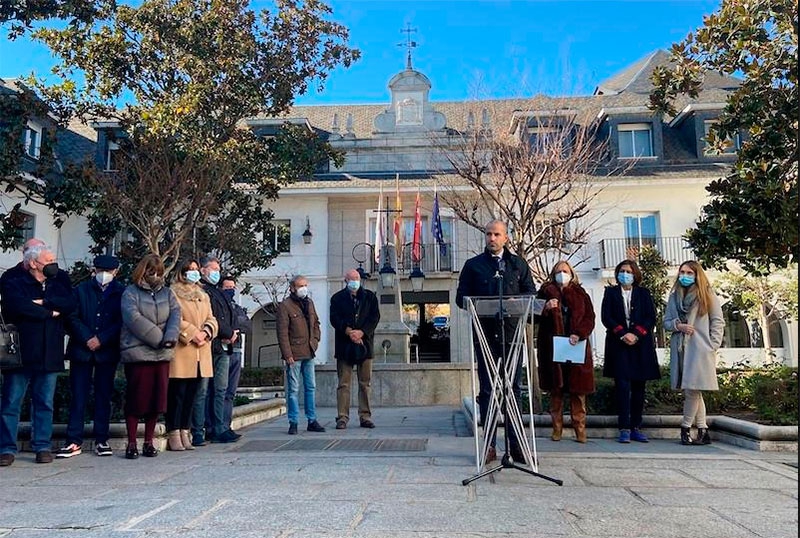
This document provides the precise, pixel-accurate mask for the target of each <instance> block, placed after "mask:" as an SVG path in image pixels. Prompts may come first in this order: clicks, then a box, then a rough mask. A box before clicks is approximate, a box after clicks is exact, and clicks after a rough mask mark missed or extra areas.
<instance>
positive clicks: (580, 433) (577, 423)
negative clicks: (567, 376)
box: [569, 394, 586, 443]
mask: <svg viewBox="0 0 800 538" xmlns="http://www.w3.org/2000/svg"><path fill="white" fill-rule="evenodd" d="M569 403H570V414H571V415H572V427H573V428H574V429H575V440H576V441H577V442H579V443H585V442H586V395H585V394H570V396H569Z"/></svg>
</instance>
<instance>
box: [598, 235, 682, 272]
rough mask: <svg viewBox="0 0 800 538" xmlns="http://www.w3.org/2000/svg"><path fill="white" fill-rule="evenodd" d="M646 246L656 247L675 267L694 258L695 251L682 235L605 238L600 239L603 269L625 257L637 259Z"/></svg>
mask: <svg viewBox="0 0 800 538" xmlns="http://www.w3.org/2000/svg"><path fill="white" fill-rule="evenodd" d="M645 246H653V247H655V249H656V250H657V251H658V252H659V254H661V257H662V258H664V260H665V261H666V262H667V263H668V264H669V265H670V266H673V267H675V266H678V265H680V264H681V263H683V262H685V261H686V260H691V259H694V251H693V250H692V249H691V248H689V245H688V244H687V243H686V241H685V240H684V239H683V238H682V237H653V238H642V239H627V238H615V239H603V240H602V241H600V260H601V263H602V267H603V269H612V268H614V267H616V265H617V264H618V263H619V262H621V261H622V260H625V259H634V260H635V259H637V258H638V257H639V252H640V250H641V249H642V247H645Z"/></svg>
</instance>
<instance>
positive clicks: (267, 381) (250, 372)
mask: <svg viewBox="0 0 800 538" xmlns="http://www.w3.org/2000/svg"><path fill="white" fill-rule="evenodd" d="M239 386H240V387H276V386H277V387H280V386H283V368H281V367H280V366H270V367H268V368H253V367H247V368H242V375H241V377H240V378H239Z"/></svg>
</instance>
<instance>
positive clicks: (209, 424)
mask: <svg viewBox="0 0 800 538" xmlns="http://www.w3.org/2000/svg"><path fill="white" fill-rule="evenodd" d="M200 275H201V277H202V280H201V282H202V283H203V289H204V290H205V292H206V293H207V294H208V297H209V299H210V300H211V312H212V313H213V314H214V317H215V318H217V323H218V324H219V331H218V332H217V337H216V338H214V339H213V340H212V341H211V355H212V368H213V371H214V377H213V378H212V379H211V381H210V382H209V381H208V379H207V378H203V380H202V381H201V383H200V387H199V388H198V389H197V395H196V396H195V399H194V411H193V414H192V415H193V416H192V445H194V446H202V445H204V444H205V441H211V442H214V443H232V442H234V441H238V440H239V439H240V438H241V437H242V436H241V435H240V434H238V433H235V432H233V431H232V430H231V429H230V427H229V425H227V424H225V391H226V390H228V370H229V369H230V362H231V356H230V355H229V354H228V352H227V348H228V347H229V346H230V345H233V344H235V343H236V341H237V339H238V338H239V330H238V329H237V328H236V325H237V322H236V315H235V313H234V311H233V307H232V306H231V302H230V300H229V299H228V297H227V296H226V295H225V294H224V293H223V292H222V290H221V289H220V288H219V287H218V284H219V283H220V280H221V273H220V263H219V260H218V259H217V258H204V259H203V260H201V262H200ZM204 427H205V438H204V437H203V428H204Z"/></svg>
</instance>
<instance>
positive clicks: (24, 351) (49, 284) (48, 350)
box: [0, 245, 75, 467]
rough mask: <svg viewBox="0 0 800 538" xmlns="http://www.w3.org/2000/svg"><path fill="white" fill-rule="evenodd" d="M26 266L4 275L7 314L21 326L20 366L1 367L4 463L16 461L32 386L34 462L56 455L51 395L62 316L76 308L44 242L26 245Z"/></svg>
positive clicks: (60, 357) (0, 452) (58, 367)
mask: <svg viewBox="0 0 800 538" xmlns="http://www.w3.org/2000/svg"><path fill="white" fill-rule="evenodd" d="M23 265H24V267H26V268H27V269H25V271H24V272H18V273H17V274H14V275H12V276H11V277H9V278H7V279H5V280H3V281H2V284H1V285H0V294H2V309H3V317H4V318H5V321H6V322H7V323H14V324H16V326H17V329H18V330H19V347H20V353H21V355H22V367H20V368H14V369H9V370H5V371H4V372H3V386H2V391H1V392H0V467H6V466H8V465H11V464H12V463H14V459H15V457H16V454H17V451H18V446H17V429H18V427H19V417H20V410H21V407H22V399H23V397H24V396H25V391H26V390H27V388H28V385H30V386H31V415H32V421H31V422H32V434H31V448H32V449H33V451H34V452H36V463H50V462H52V461H53V454H52V452H51V446H50V444H51V437H52V434H53V396H54V394H55V390H56V378H57V377H58V373H59V372H61V371H63V370H64V336H65V332H64V319H65V318H66V317H68V316H69V315H70V314H71V313H72V311H73V310H74V309H75V300H74V298H73V297H72V290H71V289H70V286H69V285H68V284H67V283H65V282H64V278H63V277H62V276H60V274H61V273H63V271H61V270H59V268H58V264H57V263H56V256H55V254H54V253H53V251H52V250H51V249H50V248H49V247H47V246H44V245H37V246H34V247H31V248H30V249H28V250H27V251H25V253H24V255H23Z"/></svg>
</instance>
